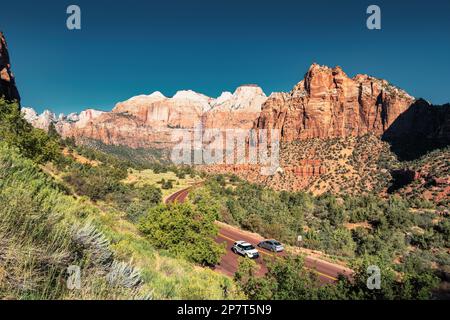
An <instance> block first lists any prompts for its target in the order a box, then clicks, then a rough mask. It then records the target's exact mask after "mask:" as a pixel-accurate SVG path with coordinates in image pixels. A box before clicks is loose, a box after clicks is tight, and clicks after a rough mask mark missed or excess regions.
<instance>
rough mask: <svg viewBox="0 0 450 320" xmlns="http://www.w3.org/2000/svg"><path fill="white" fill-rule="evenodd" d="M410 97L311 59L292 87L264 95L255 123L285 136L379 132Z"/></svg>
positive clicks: (289, 138) (407, 104)
mask: <svg viewBox="0 0 450 320" xmlns="http://www.w3.org/2000/svg"><path fill="white" fill-rule="evenodd" d="M414 101H415V99H414V98H413V97H411V96H410V95H408V94H407V93H406V92H405V91H403V90H400V89H398V88H396V87H394V86H392V85H390V84H389V83H388V82H387V81H385V80H379V79H376V78H373V77H370V76H367V75H357V76H355V77H354V78H349V77H348V76H347V75H346V74H345V73H344V71H342V69H341V68H340V67H335V68H329V67H325V66H319V65H318V64H313V65H312V66H311V67H310V69H309V70H308V72H307V73H306V75H305V78H304V79H303V80H302V81H300V83H298V84H297V85H296V86H295V87H294V89H293V90H292V91H291V92H289V93H276V94H273V95H271V96H270V97H269V99H268V100H267V102H266V103H265V104H264V106H263V110H262V113H261V116H260V117H259V118H258V120H257V122H256V127H258V128H263V129H269V128H275V129H280V130H281V131H282V137H283V139H284V140H285V141H294V140H302V139H307V138H333V137H347V136H360V135H363V134H366V133H369V132H372V133H375V134H377V135H382V134H383V133H384V132H385V131H386V130H387V129H388V128H389V127H390V126H391V125H392V123H393V122H394V121H395V120H396V119H397V118H398V117H399V115H401V114H402V113H404V112H405V111H406V110H407V109H408V108H409V107H410V106H411V104H412V103H413V102H414Z"/></svg>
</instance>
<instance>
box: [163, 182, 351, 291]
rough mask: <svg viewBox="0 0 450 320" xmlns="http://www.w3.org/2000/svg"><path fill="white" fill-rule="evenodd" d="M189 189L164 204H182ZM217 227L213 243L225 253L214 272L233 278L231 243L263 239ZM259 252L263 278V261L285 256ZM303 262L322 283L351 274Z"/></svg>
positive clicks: (323, 263) (310, 260)
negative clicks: (216, 234) (221, 245)
mask: <svg viewBox="0 0 450 320" xmlns="http://www.w3.org/2000/svg"><path fill="white" fill-rule="evenodd" d="M191 189H192V187H190V188H186V189H183V190H180V191H177V192H175V193H174V194H172V195H171V196H169V197H168V198H167V199H166V201H165V202H166V204H170V203H175V202H179V203H183V202H184V201H186V199H187V197H188V195H189V192H190V191H191ZM217 225H218V226H219V234H218V236H217V238H216V239H215V241H216V242H217V243H225V246H226V249H227V252H226V254H225V255H224V256H223V257H222V260H221V262H220V264H219V265H218V266H216V267H215V270H217V271H219V272H221V273H223V274H226V275H228V276H233V275H234V273H235V272H236V271H237V268H238V257H239V256H238V255H236V254H234V253H233V252H232V251H231V247H232V246H233V243H234V242H236V241H240V240H242V241H246V242H249V243H251V244H253V245H255V246H256V245H257V244H258V243H259V242H260V241H261V240H263V238H262V237H261V236H260V235H257V234H253V233H249V232H246V231H243V230H240V229H238V228H236V227H232V226H229V225H226V224H224V223H221V222H217ZM259 252H260V253H261V257H260V258H258V259H256V263H257V264H258V266H259V269H258V272H257V275H260V276H263V275H264V274H265V273H267V267H266V265H265V261H264V260H267V259H277V258H280V257H283V256H285V253H278V254H276V253H273V252H269V251H266V250H264V249H261V248H260V249H259ZM263 257H264V259H263ZM304 262H305V268H307V269H309V270H312V271H313V272H315V273H316V274H317V276H318V278H319V280H320V281H321V282H322V283H332V282H334V281H336V280H337V277H338V276H339V275H340V274H342V275H345V276H348V277H350V276H351V274H352V273H353V271H352V270H351V269H348V268H346V267H343V266H341V265H338V264H333V263H330V262H328V261H325V260H321V259H319V258H316V257H314V256H310V255H306V256H305V257H304Z"/></svg>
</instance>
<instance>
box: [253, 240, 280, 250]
mask: <svg viewBox="0 0 450 320" xmlns="http://www.w3.org/2000/svg"><path fill="white" fill-rule="evenodd" d="M258 247H260V248H264V249H266V250H269V251H272V252H282V251H284V246H283V245H282V244H281V243H279V242H278V241H277V240H264V241H261V242H260V243H259V244H258Z"/></svg>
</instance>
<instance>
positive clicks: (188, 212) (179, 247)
mask: <svg viewBox="0 0 450 320" xmlns="http://www.w3.org/2000/svg"><path fill="white" fill-rule="evenodd" d="M216 217H217V211H216V210H214V209H213V208H211V207H207V206H206V205H205V204H203V203H199V204H197V205H194V204H191V203H183V204H179V203H176V204H171V205H159V206H157V207H154V208H151V209H149V211H148V213H147V215H145V216H144V217H143V218H142V219H141V221H140V223H139V229H140V231H141V232H142V233H143V234H144V235H145V236H146V237H147V238H148V239H149V240H150V241H151V242H152V243H153V245H155V247H157V248H159V249H164V250H168V251H169V252H171V253H172V254H175V255H177V256H181V257H184V258H186V259H187V260H189V261H192V262H195V263H199V264H201V265H208V266H213V265H216V264H217V263H219V261H220V258H221V255H222V254H223V253H224V248H223V246H221V245H218V244H217V243H215V241H214V237H215V236H217V233H218V229H217V227H216V226H215V225H214V221H215V219H216Z"/></svg>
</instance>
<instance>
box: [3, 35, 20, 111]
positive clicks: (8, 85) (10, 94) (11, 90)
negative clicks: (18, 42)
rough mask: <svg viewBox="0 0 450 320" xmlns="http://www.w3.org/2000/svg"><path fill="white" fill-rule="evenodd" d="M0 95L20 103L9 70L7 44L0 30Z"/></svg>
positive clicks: (12, 76)
mask: <svg viewBox="0 0 450 320" xmlns="http://www.w3.org/2000/svg"><path fill="white" fill-rule="evenodd" d="M0 97H3V98H5V99H6V100H7V101H16V102H18V103H19V104H20V95H19V91H18V90H17V87H16V82H15V79H14V75H13V73H12V71H11V62H10V59H9V53H8V45H7V44H6V39H5V36H4V34H3V32H1V31H0Z"/></svg>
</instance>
